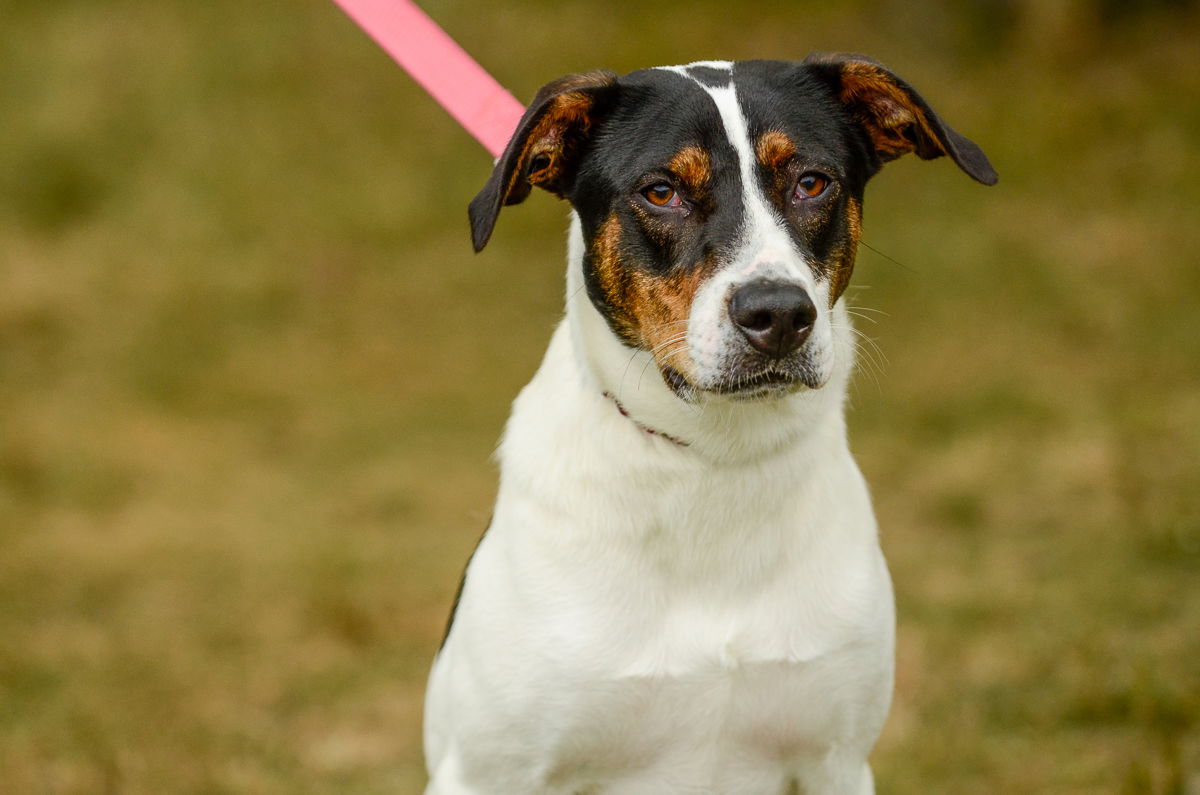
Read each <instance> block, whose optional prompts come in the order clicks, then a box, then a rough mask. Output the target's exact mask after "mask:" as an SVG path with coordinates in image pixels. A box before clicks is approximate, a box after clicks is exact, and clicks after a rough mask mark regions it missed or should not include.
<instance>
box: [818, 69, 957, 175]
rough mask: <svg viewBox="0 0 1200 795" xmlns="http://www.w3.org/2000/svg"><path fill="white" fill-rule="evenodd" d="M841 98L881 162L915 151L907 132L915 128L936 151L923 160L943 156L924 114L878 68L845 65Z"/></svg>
mask: <svg viewBox="0 0 1200 795" xmlns="http://www.w3.org/2000/svg"><path fill="white" fill-rule="evenodd" d="M840 98H841V100H842V102H843V103H844V104H845V105H846V106H847V107H849V108H851V109H852V111H853V113H854V115H855V119H856V120H857V121H858V122H859V123H860V124H862V125H863V127H864V128H866V130H867V132H868V134H869V135H870V136H871V140H872V141H873V142H874V144H875V149H876V151H878V152H879V156H880V158H881V159H883V160H885V161H887V160H895V159H896V158H897V157H900V155H903V154H906V153H908V152H912V151H914V150H915V149H916V148H917V145H916V141H915V136H913V135H912V133H911V132H910V130H911V128H912V127H914V126H915V127H917V128H919V129H920V131H921V133H922V135H923V137H924V138H925V139H926V140H928V141H930V142H933V144H934V146H936V147H937V151H936V152H935V153H928V154H927V153H925V152H922V153H921V156H922V157H934V156H936V155H937V154H945V153H946V152H945V149H943V148H942V146H941V144H940V143H938V142H937V141H938V137H937V135H936V134H935V133H934V131H933V129H932V128H931V127H930V126H929V120H928V119H927V118H926V117H925V113H924V111H922V110H921V108H920V107H919V106H918V105H917V104H916V103H915V102H913V100H912V98H911V97H910V96H909V95H908V92H906V91H905V90H904V89H903V88H901V87H900V86H899V85H897V84H896V82H895V81H894V80H893V79H892V78H891V76H890V75H889V74H888V73H887V72H886V71H884V70H883V69H881V68H879V67H878V66H875V65H874V64H869V63H864V62H862V61H847V62H846V63H844V64H843V65H842V90H841V97H840Z"/></svg>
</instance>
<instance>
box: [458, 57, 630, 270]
mask: <svg viewBox="0 0 1200 795" xmlns="http://www.w3.org/2000/svg"><path fill="white" fill-rule="evenodd" d="M616 83H617V75H616V74H615V73H613V72H609V71H596V72H586V73H584V74H577V75H567V76H566V77H561V78H559V79H558V80H555V81H553V82H551V83H547V84H546V85H545V86H543V87H542V89H541V90H540V91H538V93H537V96H536V97H534V98H533V102H531V103H530V104H529V107H528V108H527V109H526V110H525V115H524V116H522V117H521V122H520V124H518V125H517V131H516V132H515V133H513V137H512V139H511V140H510V141H509V142H508V146H507V147H505V149H504V154H502V155H501V156H500V159H499V160H497V161H496V167H495V169H494V170H493V171H492V176H491V177H490V178H489V179H488V181H487V184H486V185H484V186H483V190H481V191H479V195H477V196H476V197H475V198H474V199H472V200H471V204H470V206H469V207H468V215H470V217H471V238H472V242H473V243H474V244H475V250H476V251H482V250H483V247H484V246H486V245H487V242H488V238H490V237H491V236H492V229H493V228H494V227H495V226H496V218H497V216H499V215H500V208H501V207H503V206H504V205H506V204H518V203H520V202H522V201H524V200H525V197H526V196H528V195H529V191H530V190H531V188H532V186H534V185H537V186H538V187H539V188H544V189H546V190H548V191H550V192H551V193H553V194H554V195H556V196H558V197H559V198H562V197H564V196H565V195H566V194H567V191H568V190H569V189H570V187H571V184H572V182H573V181H574V177H575V167H576V166H577V165H578V160H579V155H580V154H582V151H583V148H584V144H585V143H586V142H587V140H588V137H589V134H590V132H591V129H592V126H593V125H594V124H595V123H596V121H598V120H599V118H600V117H601V116H602V115H603V114H604V113H605V112H606V110H607V108H608V106H609V105H610V104H611V99H612V95H613V94H614V93H615V91H614V89H615V87H616Z"/></svg>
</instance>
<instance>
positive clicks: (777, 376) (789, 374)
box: [660, 365, 819, 400]
mask: <svg viewBox="0 0 1200 795" xmlns="http://www.w3.org/2000/svg"><path fill="white" fill-rule="evenodd" d="M660 371H661V373H662V377H663V381H665V382H666V384H667V386H668V387H670V388H671V391H672V392H674V393H675V394H676V395H678V396H679V397H681V398H683V399H684V400H690V399H693V398H694V397H695V394H696V393H697V392H708V393H711V394H715V395H724V396H726V397H734V398H756V397H768V396H771V395H782V394H786V393H788V392H792V391H795V390H796V389H798V388H802V387H808V388H809V389H815V388H816V387H817V386H819V384H816V383H814V382H813V381H814V379H813V378H811V377H810V375H809V373H808V372H807V371H806V370H804V369H803V368H799V369H789V370H781V369H778V368H776V367H765V368H762V369H760V370H758V371H756V372H753V373H749V374H745V375H741V374H738V375H734V374H731V375H728V376H726V377H724V378H722V379H721V380H720V381H718V382H717V383H715V384H713V385H711V386H709V385H706V386H699V385H697V384H694V383H692V382H691V381H690V380H689V379H688V378H687V377H686V376H684V375H683V373H681V372H679V371H678V370H676V369H675V368H674V367H671V366H670V365H663V366H662V367H661V368H660Z"/></svg>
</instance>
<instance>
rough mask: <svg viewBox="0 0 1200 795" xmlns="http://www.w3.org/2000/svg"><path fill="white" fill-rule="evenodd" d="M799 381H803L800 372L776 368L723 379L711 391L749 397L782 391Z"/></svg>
mask: <svg viewBox="0 0 1200 795" xmlns="http://www.w3.org/2000/svg"><path fill="white" fill-rule="evenodd" d="M798 383H803V379H802V377H801V374H800V373H798V372H785V371H781V370H776V369H774V368H767V369H765V370H761V371H759V372H757V373H754V374H753V375H739V376H733V377H729V378H726V379H723V380H722V381H721V382H720V383H718V384H717V385H716V386H715V387H714V388H713V389H710V390H709V391H710V392H716V393H717V394H719V395H734V396H738V397H749V396H752V395H758V394H767V393H773V392H782V391H784V390H787V389H789V388H791V387H794V386H796V385H797V384H798Z"/></svg>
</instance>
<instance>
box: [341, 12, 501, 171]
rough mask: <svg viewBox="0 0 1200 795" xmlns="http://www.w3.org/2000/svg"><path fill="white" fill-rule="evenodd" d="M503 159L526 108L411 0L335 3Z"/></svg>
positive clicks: (463, 124) (460, 121)
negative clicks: (505, 149) (507, 145)
mask: <svg viewBox="0 0 1200 795" xmlns="http://www.w3.org/2000/svg"><path fill="white" fill-rule="evenodd" d="M333 1H334V2H335V3H337V4H338V5H339V6H341V7H342V10H343V11H345V12H346V13H347V14H348V15H349V16H350V18H351V19H353V20H354V21H355V22H357V23H358V24H359V26H360V27H361V28H362V29H363V30H365V31H366V32H367V34H368V35H370V37H371V38H373V39H375V41H376V43H378V44H379V46H380V47H382V48H383V49H384V50H385V51H386V52H387V53H388V55H390V56H392V58H393V59H394V60H395V61H396V63H398V64H400V66H402V67H404V69H405V71H407V72H408V73H409V74H410V75H412V77H413V79H414V80H416V81H417V83H419V84H420V85H421V86H422V87H423V88H424V89H425V90H426V91H428V92H429V93H430V95H432V96H433V98H434V99H436V100H437V101H438V103H439V104H440V105H441V106H442V107H443V108H445V109H446V110H447V111H448V112H449V113H450V115H451V116H453V117H454V118H455V119H456V120H457V121H458V123H459V124H461V125H462V126H463V127H465V128H466V130H467V132H469V133H471V135H473V136H475V139H476V140H478V141H479V143H481V144H483V145H484V147H485V148H486V149H487V150H488V151H489V152H491V154H492V157H499V156H500V154H501V153H502V152H503V151H504V147H505V145H506V144H507V143H508V139H509V138H510V137H512V134H513V131H514V130H516V129H517V123H518V122H519V121H520V120H521V114H522V113H523V112H524V110H525V109H524V107H523V106H522V105H521V103H520V102H518V101H517V100H516V99H515V98H514V97H513V95H512V94H510V93H508V91H506V90H505V89H504V86H502V85H500V84H499V83H497V82H496V80H495V78H493V77H492V76H491V75H489V74H488V73H487V71H485V70H484V68H483V67H482V66H480V65H479V64H478V63H476V61H475V59H474V58H472V57H471V56H470V55H468V54H467V52H466V51H465V50H464V49H463V48H462V47H460V46H458V43H457V42H455V41H454V39H452V38H450V36H448V35H447V34H446V32H445V31H444V30H442V29H441V28H440V27H438V25H437V23H436V22H434V21H433V20H432V19H430V18H429V17H428V16H427V15H426V14H425V12H424V11H422V10H421V9H419V8H417V6H416V5H415V4H414V3H413V2H412V0H333Z"/></svg>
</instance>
